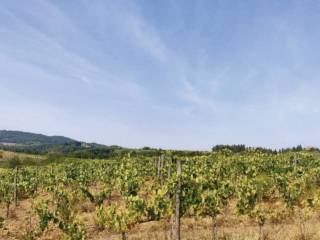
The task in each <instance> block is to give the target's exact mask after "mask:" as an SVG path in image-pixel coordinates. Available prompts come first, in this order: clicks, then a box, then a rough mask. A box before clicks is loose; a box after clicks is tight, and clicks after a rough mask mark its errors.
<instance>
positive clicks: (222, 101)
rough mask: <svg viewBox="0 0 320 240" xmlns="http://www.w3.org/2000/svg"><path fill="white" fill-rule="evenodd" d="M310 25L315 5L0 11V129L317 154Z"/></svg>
mask: <svg viewBox="0 0 320 240" xmlns="http://www.w3.org/2000/svg"><path fill="white" fill-rule="evenodd" d="M319 22H320V1H316V0H314V1H312V0H306V1H300V0H296V1H294V0H293V1H287V0H283V1H278V0H261V1H257V0H247V1H236V0H232V1H231V0H219V1H218V0H207V1H206V0H197V1H196V0H194V1H193V0H190V1H189V0H152V1H150V0H135V1H134V0H128V1H126V0H113V1H111V0H70V1H69V0H68V1H64V0H51V1H50V0H28V1H18V0H3V1H1V3H0V102H1V104H0V112H1V114H0V128H1V129H15V130H24V131H32V132H39V133H44V134H49V135H65V136H69V137H73V138H76V139H80V140H84V141H89V142H99V143H105V144H118V145H122V146H128V147H141V146H152V147H162V148H178V149H209V148H210V147H211V146H212V145H214V144H218V143H223V144H238V143H244V144H247V145H253V146H266V147H272V148H275V147H286V146H292V145H297V144H303V145H306V146H308V145H312V146H319V145H320V138H319V135H320V124H319V122H320V107H319V102H320V94H319V90H320V81H319V77H320V61H319V52H320V44H319V43H320V28H319V27H318V23H319Z"/></svg>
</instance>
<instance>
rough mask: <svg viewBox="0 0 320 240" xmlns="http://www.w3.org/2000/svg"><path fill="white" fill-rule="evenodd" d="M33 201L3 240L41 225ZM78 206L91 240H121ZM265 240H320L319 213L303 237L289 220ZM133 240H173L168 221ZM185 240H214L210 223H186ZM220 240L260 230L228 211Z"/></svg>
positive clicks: (253, 235)
mask: <svg viewBox="0 0 320 240" xmlns="http://www.w3.org/2000/svg"><path fill="white" fill-rule="evenodd" d="M47 197H48V196H47V195H45V193H41V194H40V196H38V197H37V198H41V199H44V198H47ZM31 204H32V201H31V200H30V199H28V200H22V201H20V202H19V206H17V208H16V209H15V208H14V207H12V208H11V211H10V218H9V219H8V220H6V221H5V225H4V228H3V229H0V239H23V235H24V234H26V232H27V230H28V229H29V228H30V227H31V228H34V227H35V226H36V223H37V217H36V216H35V215H34V213H33V214H32V215H31V226H30V220H29V217H30V209H31ZM79 204H80V205H79V206H77V210H78V211H79V214H78V216H77V218H78V219H79V220H81V221H82V222H83V223H84V224H85V226H86V231H87V239H91V240H102V239H110V240H116V239H121V236H120V235H119V234H114V233H111V232H108V231H107V230H104V231H99V230H98V228H97V226H96V224H95V214H94V207H93V206H92V205H91V204H90V203H89V202H86V201H84V202H81V203H79ZM4 215H5V208H4V206H3V205H0V216H4ZM263 233H264V237H263V239H264V240H279V239H283V240H289V239H290V240H291V239H292V240H317V239H320V220H319V215H318V214H317V213H313V214H312V215H311V216H310V218H309V220H308V221H307V222H306V231H305V234H304V236H301V231H300V224H299V221H298V219H294V220H288V221H287V222H282V223H279V224H271V223H269V224H266V225H265V226H264V227H263ZM61 235H62V233H61V232H60V230H59V229H57V227H55V226H50V227H49V229H48V230H46V232H45V233H44V235H43V236H42V237H41V239H52V240H53V239H59V238H60V236H61ZM128 239H129V240H138V239H146V240H152V239H154V240H156V239H157V240H169V239H170V225H169V223H168V222H167V221H165V220H162V221H159V222H148V223H143V224H140V225H137V226H136V227H135V228H133V229H132V230H131V231H130V232H129V233H128ZM182 239H184V240H191V239H201V240H202V239H204V240H206V239H211V230H210V220H209V219H195V218H183V219H182ZM218 239H221V240H229V239H230V240H231V239H232V240H258V239H259V229H258V226H257V225H256V224H255V223H254V222H252V220H250V219H248V218H246V217H239V216H237V215H236V214H235V213H234V212H233V211H232V209H231V210H230V209H229V210H227V211H225V214H224V215H223V216H220V218H219V219H218Z"/></svg>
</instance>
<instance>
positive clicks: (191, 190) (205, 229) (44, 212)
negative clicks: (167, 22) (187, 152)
mask: <svg viewBox="0 0 320 240" xmlns="http://www.w3.org/2000/svg"><path fill="white" fill-rule="evenodd" d="M319 160H320V159H319V157H318V155H316V153H314V152H312V151H298V152H293V151H287V152H281V153H276V152H265V151H260V150H257V149H247V150H246V151H242V152H238V153H235V152H232V151H230V150H227V149H222V150H219V151H213V152H211V153H206V154H200V153H199V154H197V155H194V156H183V155H181V154H178V155H177V154H175V152H172V151H162V152H161V153H159V154H158V155H157V156H137V155H130V153H129V154H127V155H125V156H123V157H119V158H112V159H104V160H103V159H101V160H100V159H99V160H90V159H86V160H84V159H67V160H66V161H63V162H57V163H54V162H53V163H50V164H46V165H40V166H22V165H19V164H16V166H11V167H8V168H2V169H0V204H1V205H0V206H1V208H0V239H29V240H31V239H70V240H80V239H177V240H178V239H214V240H217V239H305V240H307V239H320V232H319V231H318V230H317V229H319V226H320V225H319V224H320V214H319V213H320V212H319V210H320V161H319ZM317 224H318V225H317ZM316 226H317V227H316Z"/></svg>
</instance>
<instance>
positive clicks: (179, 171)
mask: <svg viewBox="0 0 320 240" xmlns="http://www.w3.org/2000/svg"><path fill="white" fill-rule="evenodd" d="M177 177H178V183H177V190H176V229H175V231H176V234H175V236H176V240H180V239H181V237H180V195H181V180H180V177H181V160H180V159H178V160H177Z"/></svg>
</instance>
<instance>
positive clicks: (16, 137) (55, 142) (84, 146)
mask: <svg viewBox="0 0 320 240" xmlns="http://www.w3.org/2000/svg"><path fill="white" fill-rule="evenodd" d="M1 149H2V150H7V151H12V152H20V153H30V154H58V155H63V156H66V157H76V158H99V159H101V158H110V157H123V156H127V154H128V153H130V154H131V155H140V156H141V155H143V156H159V155H160V154H161V151H162V150H161V149H154V148H149V147H144V148H141V149H132V148H124V147H120V146H116V145H112V146H106V145H102V144H97V143H86V142H81V141H77V140H73V139H71V138H67V137H63V136H46V135H43V134H35V133H28V132H21V131H7V130H0V150H1ZM175 153H176V154H183V155H184V156H185V155H186V154H188V155H190V156H192V155H194V154H195V155H196V154H198V153H199V152H197V151H176V152H175Z"/></svg>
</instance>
